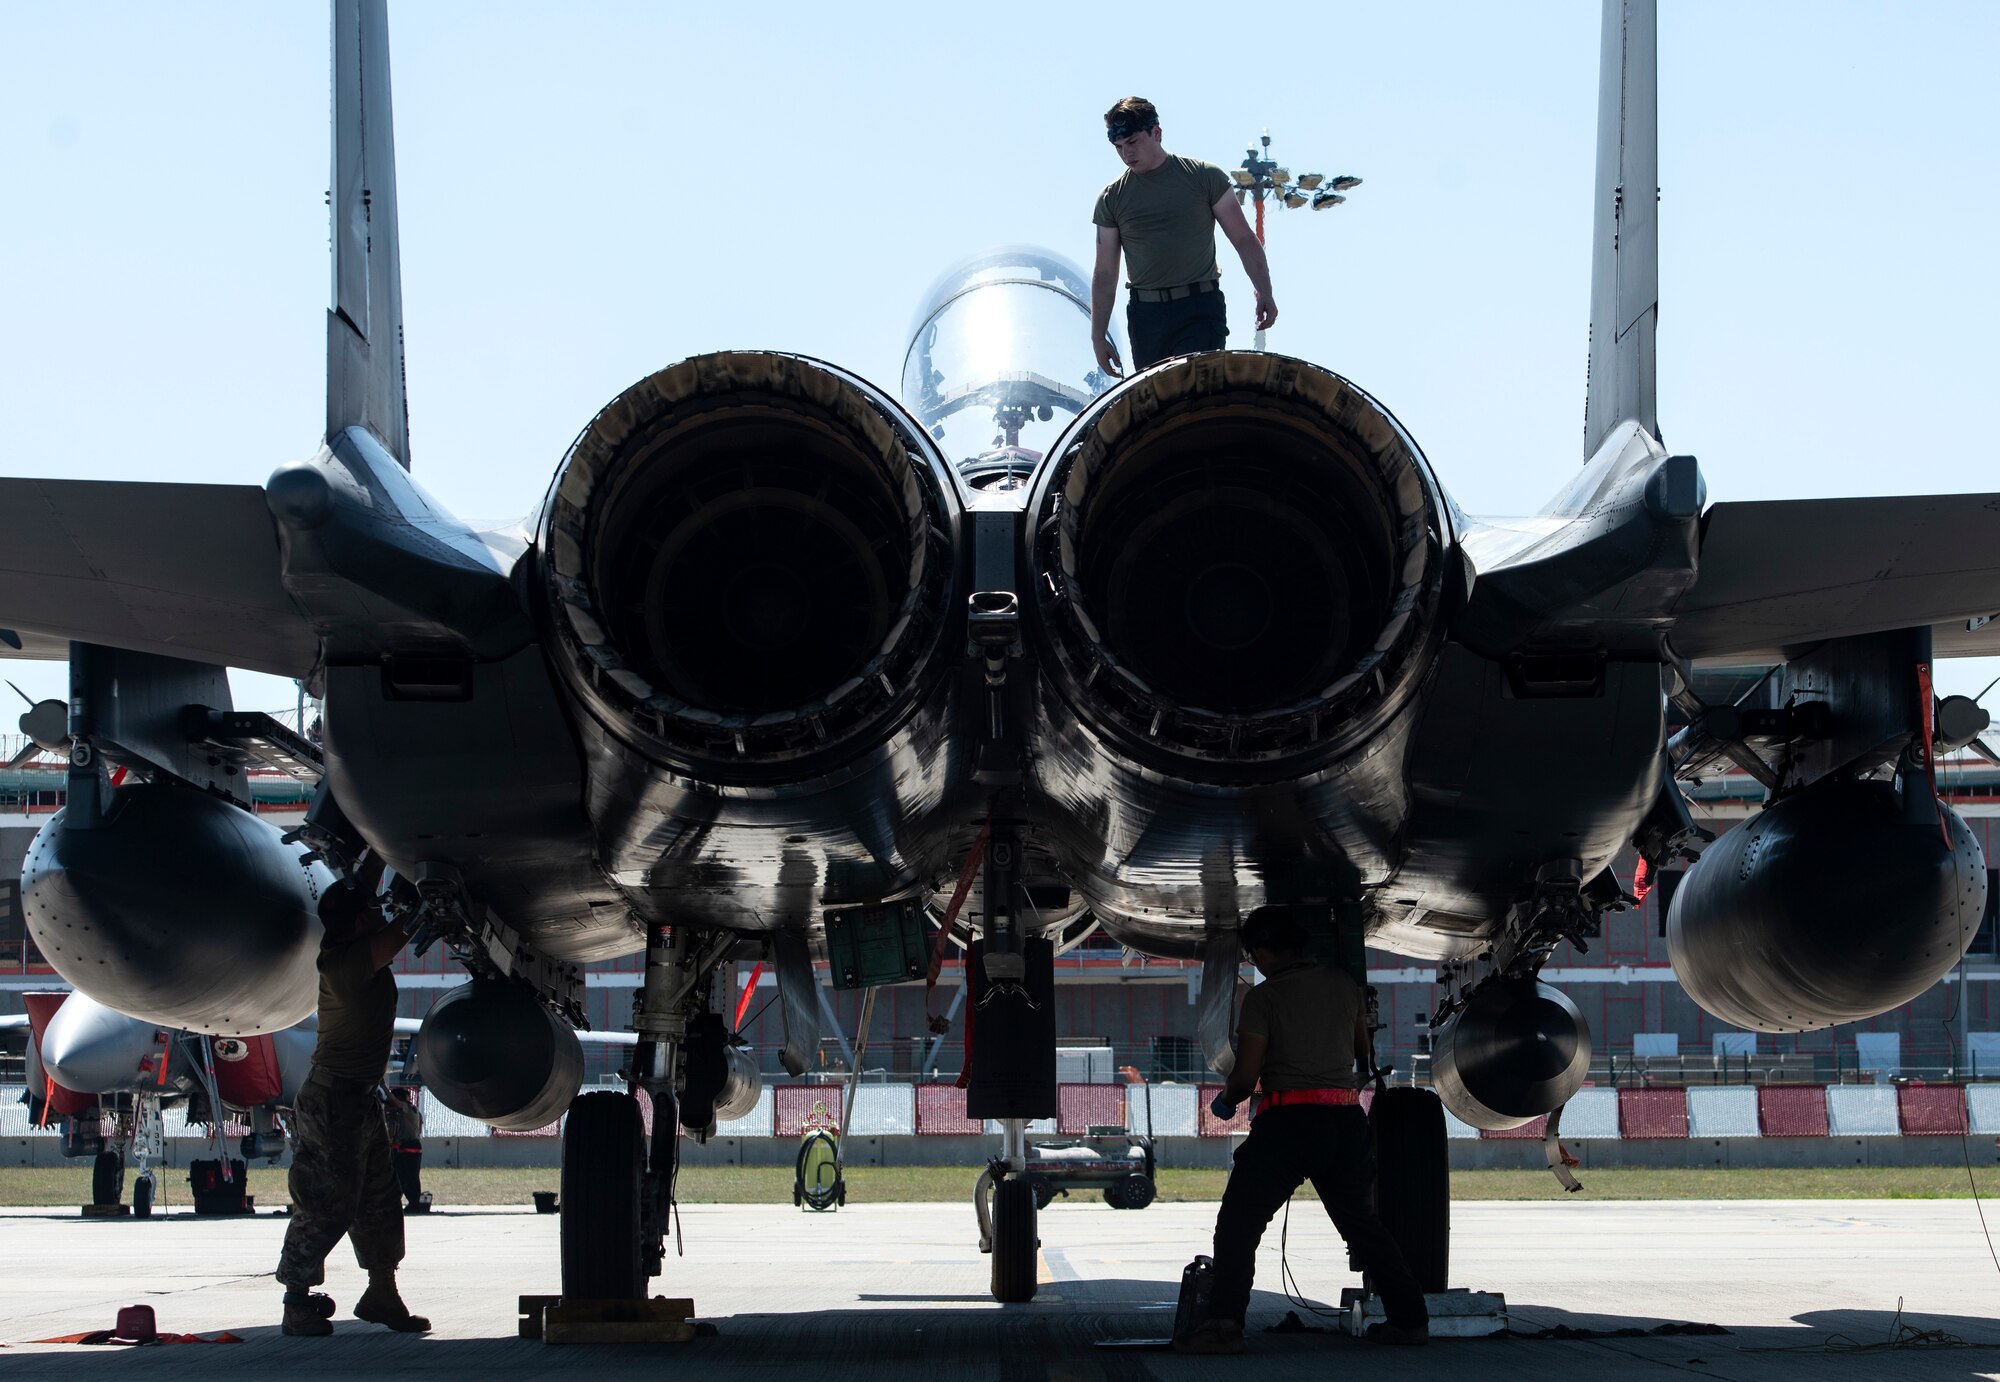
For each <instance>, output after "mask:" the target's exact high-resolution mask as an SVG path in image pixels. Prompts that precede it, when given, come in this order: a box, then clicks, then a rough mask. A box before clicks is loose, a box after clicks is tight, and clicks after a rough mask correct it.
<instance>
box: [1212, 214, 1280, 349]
mask: <svg viewBox="0 0 2000 1382" xmlns="http://www.w3.org/2000/svg"><path fill="white" fill-rule="evenodd" d="M1209 210H1211V211H1213V212H1214V213H1215V223H1216V224H1217V225H1219V226H1221V227H1222V233H1223V234H1224V235H1226V236H1228V237H1229V243H1230V244H1232V245H1234V246H1236V255H1237V257H1238V258H1239V259H1241V260H1242V261H1243V272H1244V273H1246V274H1248V275H1249V276H1250V286H1251V287H1252V288H1255V289H1256V290H1257V329H1258V330H1259V331H1263V330H1266V329H1267V328H1269V327H1270V325H1271V324H1272V323H1273V322H1275V321H1277V320H1278V300H1277V299H1276V298H1274V297H1272V296H1271V265H1270V261H1268V260H1267V259H1265V258H1264V247H1263V246H1262V245H1260V244H1258V243H1257V233H1256V232H1255V231H1253V230H1251V229H1250V223H1249V222H1248V221H1246V220H1244V219H1243V208H1242V207H1240V206H1238V205H1237V204H1236V196H1235V194H1234V193H1232V192H1225V193H1223V194H1222V195H1221V196H1220V197H1219V198H1217V199H1216V202H1215V205H1214V206H1212V207H1210V208H1209Z"/></svg>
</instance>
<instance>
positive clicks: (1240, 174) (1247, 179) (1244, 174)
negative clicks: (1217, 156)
mask: <svg viewBox="0 0 2000 1382" xmlns="http://www.w3.org/2000/svg"><path fill="white" fill-rule="evenodd" d="M1229 176H1231V177H1233V178H1235V179H1236V185H1237V186H1238V187H1249V186H1251V185H1252V184H1254V183H1255V182H1256V181H1257V179H1255V178H1253V177H1251V176H1250V170H1249V169H1247V168H1231V169H1230V170H1229Z"/></svg>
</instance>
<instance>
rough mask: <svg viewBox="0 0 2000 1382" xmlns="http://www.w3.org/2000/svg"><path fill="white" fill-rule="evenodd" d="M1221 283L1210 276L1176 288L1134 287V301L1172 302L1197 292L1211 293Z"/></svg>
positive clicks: (1218, 287)
mask: <svg viewBox="0 0 2000 1382" xmlns="http://www.w3.org/2000/svg"><path fill="white" fill-rule="evenodd" d="M1221 287H1222V285H1221V284H1220V283H1218V282H1216V280H1214V279H1212V278H1204V279H1203V280H1202V281H1201V282H1199V283H1183V284H1182V285H1181V286H1180V287H1178V288H1134V289H1133V290H1132V301H1134V302H1174V301H1177V300H1179V299H1180V298H1191V297H1193V296H1194V295H1195V294H1197V293H1213V292H1216V291H1218V290H1220V289H1221Z"/></svg>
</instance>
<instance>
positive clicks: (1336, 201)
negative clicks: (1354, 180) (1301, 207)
mask: <svg viewBox="0 0 2000 1382" xmlns="http://www.w3.org/2000/svg"><path fill="white" fill-rule="evenodd" d="M1346 200H1347V198H1345V197H1343V196H1341V195H1340V193H1338V192H1319V193H1315V194H1314V196H1313V201H1312V207H1313V210H1315V211H1324V210H1326V209H1327V208H1328V207H1329V206H1339V205H1340V204H1341V203H1342V202H1344V201H1346Z"/></svg>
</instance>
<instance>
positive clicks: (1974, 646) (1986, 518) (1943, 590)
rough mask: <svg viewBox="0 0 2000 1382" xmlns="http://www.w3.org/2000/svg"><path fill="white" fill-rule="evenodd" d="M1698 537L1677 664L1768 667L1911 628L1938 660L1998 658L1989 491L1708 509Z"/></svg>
mask: <svg viewBox="0 0 2000 1382" xmlns="http://www.w3.org/2000/svg"><path fill="white" fill-rule="evenodd" d="M1702 529H1703V531H1702V541H1701V561H1700V568H1699V575H1698V576H1697V577H1696V580H1695V584H1694V587H1693V589H1691V590H1690V591H1689V592H1688V594H1687V596H1686V598H1685V599H1683V600H1682V601H1681V603H1680V606H1679V608H1678V610H1677V612H1676V614H1675V618H1674V631H1673V635H1672V641H1673V646H1674V650H1675V651H1676V652H1678V653H1679V654H1681V656H1683V657H1688V658H1693V659H1696V660H1697V661H1704V660H1705V661H1710V662H1717V661H1730V662H1753V661H1765V662H1778V661H1782V660H1784V659H1785V657H1786V652H1785V650H1786V649H1788V648H1789V649H1794V650H1796V649H1799V648H1802V647H1805V646H1807V645H1810V644H1813V643H1818V642H1821V641H1823V640H1825V639H1829V638H1845V637H1849V636H1852V635H1855V634H1864V633H1878V632H1880V631H1882V630H1885V629H1901V628H1910V627H1913V626H1915V625H1919V624H1929V625H1931V626H1932V628H1933V635H1934V639H1935V644H1934V646H1935V649H1936V654H1937V656H1939V657H1975V656H1986V655H1992V654H2000V619H1996V618H1995V617H1994V616H1995V615H2000V494H1936V495H1908V496H1898V497H1894V498H1883V499H1781V500H1769V501H1761V502H1756V503H1731V504H1717V505H1715V506H1713V507H1712V508H1710V509H1709V511H1708V513H1707V514H1706V515H1705V516H1704V518H1703V522H1702Z"/></svg>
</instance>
